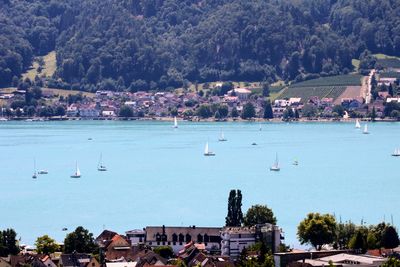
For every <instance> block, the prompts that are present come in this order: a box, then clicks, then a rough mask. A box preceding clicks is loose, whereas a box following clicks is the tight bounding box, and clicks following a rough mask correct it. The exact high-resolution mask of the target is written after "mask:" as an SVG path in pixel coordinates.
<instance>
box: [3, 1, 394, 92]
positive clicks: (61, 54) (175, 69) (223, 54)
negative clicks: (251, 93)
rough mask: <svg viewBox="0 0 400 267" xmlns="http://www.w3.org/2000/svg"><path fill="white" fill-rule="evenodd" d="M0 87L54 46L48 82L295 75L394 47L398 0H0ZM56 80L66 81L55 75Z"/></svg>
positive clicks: (128, 83)
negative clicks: (53, 66) (54, 64)
mask: <svg viewBox="0 0 400 267" xmlns="http://www.w3.org/2000/svg"><path fill="white" fill-rule="evenodd" d="M0 5H1V7H0V85H1V86H4V85H10V84H12V83H13V81H14V83H15V81H16V80H17V79H18V78H19V77H20V74H21V73H22V72H23V71H24V70H26V69H27V68H28V67H29V66H30V64H31V63H32V60H33V58H34V56H39V55H44V54H46V53H48V52H49V51H52V50H56V52H57V65H58V68H57V72H56V73H55V76H54V77H53V78H54V79H52V80H51V81H50V82H51V85H52V86H55V87H70V86H72V87H73V88H74V89H80V90H85V91H94V90H96V89H98V88H108V89H112V90H124V89H141V90H148V89H154V88H159V89H165V88H167V87H181V86H185V85H186V84H187V83H188V81H190V82H196V81H197V82H206V81H216V80H244V81H261V80H267V81H269V82H273V81H275V80H276V79H278V78H279V79H284V80H296V81H301V80H304V79H308V78H311V77H318V76H327V75H336V74H341V73H347V72H349V71H351V70H352V64H351V60H352V58H360V56H362V55H363V54H364V55H365V53H364V51H365V50H369V51H370V52H372V53H378V52H379V53H385V54H389V55H397V56H398V55H400V16H399V14H400V0H69V1H64V0H0ZM60 80H62V81H63V82H60Z"/></svg>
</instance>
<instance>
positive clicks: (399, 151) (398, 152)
mask: <svg viewBox="0 0 400 267" xmlns="http://www.w3.org/2000/svg"><path fill="white" fill-rule="evenodd" d="M392 156H393V157H400V148H396V149H395V150H394V152H393V154H392Z"/></svg>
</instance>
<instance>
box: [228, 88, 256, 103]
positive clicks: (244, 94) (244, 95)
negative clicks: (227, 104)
mask: <svg viewBox="0 0 400 267" xmlns="http://www.w3.org/2000/svg"><path fill="white" fill-rule="evenodd" d="M250 94H251V91H250V90H249V89H247V88H235V89H232V90H230V91H228V95H230V96H235V95H236V96H237V97H238V98H239V100H240V101H243V100H247V99H249V96H250Z"/></svg>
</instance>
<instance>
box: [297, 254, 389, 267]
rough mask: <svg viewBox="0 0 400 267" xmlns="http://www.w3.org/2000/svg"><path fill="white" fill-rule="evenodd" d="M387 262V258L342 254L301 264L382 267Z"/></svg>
mask: <svg viewBox="0 0 400 267" xmlns="http://www.w3.org/2000/svg"><path fill="white" fill-rule="evenodd" d="M386 260H387V258H383V257H375V256H369V255H353V254H347V253H341V254H337V255H332V256H327V257H322V258H318V259H305V260H302V261H301V262H303V263H306V264H308V266H313V267H323V266H329V263H330V262H331V263H332V264H333V265H334V266H337V267H346V266H353V265H358V266H363V267H380V266H381V265H382V264H383V263H385V262H386Z"/></svg>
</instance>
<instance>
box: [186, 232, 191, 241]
mask: <svg viewBox="0 0 400 267" xmlns="http://www.w3.org/2000/svg"><path fill="white" fill-rule="evenodd" d="M190 241H192V236H191V235H189V234H186V243H189V242H190Z"/></svg>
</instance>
